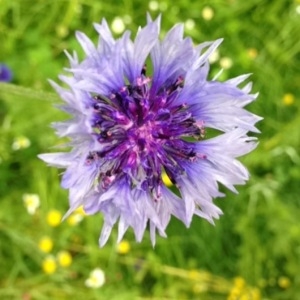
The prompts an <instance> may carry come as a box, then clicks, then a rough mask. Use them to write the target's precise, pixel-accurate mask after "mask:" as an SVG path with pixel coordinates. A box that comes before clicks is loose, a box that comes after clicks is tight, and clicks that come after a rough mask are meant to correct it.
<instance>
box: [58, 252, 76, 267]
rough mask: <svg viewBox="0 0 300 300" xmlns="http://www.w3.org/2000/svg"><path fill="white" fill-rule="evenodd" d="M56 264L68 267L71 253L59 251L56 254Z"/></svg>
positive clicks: (70, 261) (70, 262)
mask: <svg viewBox="0 0 300 300" xmlns="http://www.w3.org/2000/svg"><path fill="white" fill-rule="evenodd" d="M57 261H58V264H59V265H60V266H62V267H69V266H70V265H71V264H72V255H71V254H70V252H68V251H60V252H58V254H57Z"/></svg>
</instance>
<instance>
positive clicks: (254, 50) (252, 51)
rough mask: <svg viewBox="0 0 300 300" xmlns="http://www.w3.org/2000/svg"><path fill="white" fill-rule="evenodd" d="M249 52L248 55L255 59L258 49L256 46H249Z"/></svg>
mask: <svg viewBox="0 0 300 300" xmlns="http://www.w3.org/2000/svg"><path fill="white" fill-rule="evenodd" d="M247 53H248V56H249V57H250V58H251V59H255V58H256V57H257V54H258V52H257V50H256V49H255V48H249V49H248V50H247Z"/></svg>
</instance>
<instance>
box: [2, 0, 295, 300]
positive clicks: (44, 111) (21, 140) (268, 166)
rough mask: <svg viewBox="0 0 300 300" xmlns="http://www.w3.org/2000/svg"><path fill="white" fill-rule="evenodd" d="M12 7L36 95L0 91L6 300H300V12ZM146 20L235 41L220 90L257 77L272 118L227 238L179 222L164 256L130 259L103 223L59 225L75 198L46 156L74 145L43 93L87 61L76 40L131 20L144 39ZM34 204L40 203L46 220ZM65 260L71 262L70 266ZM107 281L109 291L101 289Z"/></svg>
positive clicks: (277, 2) (60, 0)
mask: <svg viewBox="0 0 300 300" xmlns="http://www.w3.org/2000/svg"><path fill="white" fill-rule="evenodd" d="M0 7H1V9H0V20H1V22H0V45H1V50H0V62H4V63H5V64H7V65H8V66H9V67H10V68H11V69H12V72H13V74H14V79H13V83H14V84H16V85H18V86H24V87H27V88H19V87H18V88H14V86H9V85H4V84H2V85H0V196H1V197H0V203H1V210H0V299H5V300H6V299H8V300H10V299H23V300H44V299H45V300H46V299H47V300H48V299H49V300H50V299H58V300H59V299H69V298H72V299H87V300H92V299H124V300H126V299H203V300H209V299H214V300H215V299H228V300H237V299H249V300H252V299H253V300H255V299H265V300H267V299H280V300H281V299H283V300H284V299H286V300H290V299H298V298H299V297H300V275H299V266H300V224H299V219H298V218H299V217H298V216H299V214H300V201H299V194H300V188H299V180H300V156H299V155H300V154H299V146H300V131H299V130H298V129H299V126H300V112H299V107H300V104H299V101H300V89H299V86H300V72H299V71H300V56H299V53H300V40H299V32H300V1H298V0H295V1H292V0H290V1H289V0H273V1H268V0H249V1H242V0H212V1H208V0H207V1H194V2H192V1H188V0H179V1H177V2H176V3H175V2H174V1H170V0H166V1H150V2H145V1H138V0H123V1H122V2H120V3H118V4H113V3H111V2H108V1H106V2H105V1H92V0H72V1H67V0H57V1H50V0H35V1H33V0H14V1H9V0H0ZM146 11H150V13H151V15H152V16H153V17H155V16H157V15H158V14H159V13H162V14H163V19H162V31H163V32H166V31H167V30H168V29H169V28H170V27H172V26H173V25H174V24H175V23H177V22H183V23H184V24H185V26H186V27H185V28H186V35H190V36H191V37H192V38H193V39H194V41H195V43H200V42H202V41H207V40H214V39H216V38H220V37H223V38H224V42H223V43H222V45H221V46H220V48H219V50H218V51H219V52H218V53H219V57H216V59H215V62H213V63H212V66H211V76H213V75H214V74H216V73H217V72H218V71H219V70H220V68H221V67H223V68H224V71H223V73H222V75H221V79H223V80H225V79H227V78H230V77H234V76H237V75H239V74H243V73H253V75H252V77H251V80H253V82H254V91H255V92H256V91H259V93H260V96H259V98H258V101H256V102H255V103H254V104H252V105H251V107H249V109H250V110H251V111H253V112H254V113H256V114H258V115H261V116H263V117H264V120H263V121H262V122H260V124H259V125H258V127H259V128H260V130H261V131H262V134H261V135H260V136H259V140H260V145H259V147H258V149H257V150H256V151H254V152H253V153H252V154H250V155H248V156H247V157H246V158H244V159H243V162H244V163H245V165H246V166H247V167H248V168H249V171H250V173H251V175H252V176H251V180H250V182H249V183H248V184H247V185H246V186H242V187H239V192H240V193H239V194H238V195H232V194H230V193H227V198H226V199H224V200H216V202H217V203H218V205H220V206H221V208H222V209H223V211H224V213H225V215H224V216H223V217H222V218H221V219H220V221H218V222H217V224H216V226H215V227H213V226H211V225H210V224H207V223H206V222H205V221H204V220H201V219H194V221H193V223H192V225H191V228H190V229H186V228H184V225H182V224H181V223H180V222H178V221H177V220H175V219H173V220H172V222H171V223H170V226H169V228H168V231H167V233H168V238H167V239H162V238H159V239H158V242H157V246H156V248H155V249H153V248H152V247H151V245H150V242H149V240H148V239H147V237H146V238H145V239H144V241H143V242H142V243H141V244H136V243H135V242H134V238H133V235H132V234H131V233H128V234H127V235H126V239H127V243H128V245H129V246H128V245H127V246H124V245H123V248H122V249H123V250H119V248H118V247H117V246H116V244H115V241H116V231H114V232H113V236H112V238H111V239H110V242H109V244H108V245H107V246H106V247H105V248H103V249H99V248H98V243H97V237H98V234H99V230H100V227H101V224H102V217H101V216H100V215H96V216H92V217H85V216H81V217H80V214H79V215H78V216H73V217H72V218H73V220H72V221H68V220H66V221H65V222H63V223H62V224H60V225H59V226H56V227H53V224H55V222H54V223H53V222H52V223H51V222H50V223H49V215H48V213H49V212H50V211H52V210H53V209H56V210H58V212H59V213H60V214H63V213H64V212H65V211H66V209H67V193H66V191H64V190H62V189H61V188H60V186H59V172H57V171H56V170H54V169H52V168H47V167H46V166H45V165H44V163H43V162H41V161H39V160H38V159H37V154H38V153H42V152H48V151H49V148H50V147H51V146H53V145H55V144H58V143H61V141H58V139H57V138H56V137H55V136H54V133H53V130H52V129H51V128H50V126H49V124H50V122H51V121H54V120H57V119H60V118H65V116H64V115H63V114H62V113H61V112H59V111H58V110H56V109H55V108H54V107H53V103H56V102H57V97H56V96H54V95H53V94H50V93H48V92H40V90H48V91H50V90H51V89H50V86H49V84H48V82H47V80H48V79H49V78H51V79H54V80H55V79H56V78H57V76H58V74H60V73H61V72H62V68H63V67H64V66H65V67H66V66H67V59H66V57H65V55H64V53H63V51H64V49H67V50H68V51H70V52H71V51H72V50H73V49H74V50H76V51H78V52H79V53H81V55H82V52H81V49H80V47H79V45H78V43H77V42H76V40H75V37H74V33H75V31H76V30H81V31H84V32H85V33H86V34H88V35H89V36H90V37H91V38H92V39H93V40H94V41H95V42H96V41H97V35H96V32H95V31H94V30H93V26H92V23H93V22H99V21H100V20H101V19H102V18H103V17H105V18H106V19H107V20H108V22H109V24H111V25H113V28H114V24H115V25H116V24H117V22H116V19H115V18H116V17H118V18H119V19H118V20H119V21H120V20H121V23H122V22H123V25H125V26H126V28H128V29H130V30H133V31H134V32H135V31H136V30H137V28H138V26H140V25H143V24H145V14H146ZM119 24H120V22H119ZM115 27H116V26H115ZM120 30H121V29H120V27H119V29H118V28H117V27H116V29H115V32H116V35H118V34H120V32H118V31H120ZM28 88H33V89H34V90H35V91H34V92H31V90H30V89H28ZM28 141H29V142H28ZM24 194H36V195H38V197H39V199H40V204H39V205H38V206H37V207H36V208H35V212H34V213H33V214H30V213H29V210H28V205H29V204H28V203H29V202H30V201H31V200H30V201H29V202H28V201H27V202H25V201H23V200H22V198H23V196H24ZM26 203H27V204H26ZM31 205H33V204H32V203H31ZM76 218H77V219H76ZM51 224H52V225H51ZM45 237H47V238H48V240H47V239H46V241H49V239H50V240H51V241H50V242H48V244H46V246H45V244H42V243H41V239H43V238H45ZM44 241H45V240H44ZM51 242H52V243H53V245H52V246H51V245H50V244H51ZM44 243H45V242H44ZM49 243H50V244H49ZM41 245H43V246H41ZM47 245H48V246H47ZM49 245H50V246H49ZM50 248H51V250H49V251H50V252H47V251H48V250H47V251H46V252H47V253H46V252H45V249H50ZM124 249H125V250H124ZM126 249H127V250H126ZM62 250H63V251H67V255H65V257H69V256H68V255H69V254H70V255H71V262H70V261H69V262H68V261H67V260H64V263H62V265H60V263H61V259H59V258H57V254H58V253H59V252H60V251H62ZM49 255H53V256H51V257H50V258H51V259H52V260H51V259H50V260H49ZM53 258H54V259H53ZM47 259H48V260H47ZM66 259H68V258H66ZM49 261H50V263H49ZM53 261H54V264H52V265H51V262H53ZM66 261H67V262H68V263H67V262H66ZM96 268H101V269H102V270H103V271H104V273H105V277H106V279H105V283H104V285H103V286H102V287H100V288H94V289H93V288H88V287H87V286H85V281H86V280H87V279H88V278H89V274H90V272H91V271H92V270H93V269H96ZM234 278H235V279H234Z"/></svg>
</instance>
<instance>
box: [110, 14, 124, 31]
mask: <svg viewBox="0 0 300 300" xmlns="http://www.w3.org/2000/svg"><path fill="white" fill-rule="evenodd" d="M111 28H112V30H113V32H115V33H117V34H119V33H122V32H123V31H124V29H125V24H124V21H123V19H121V18H120V17H116V18H114V20H113V21H112V24H111Z"/></svg>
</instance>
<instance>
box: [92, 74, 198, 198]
mask: <svg viewBox="0 0 300 300" xmlns="http://www.w3.org/2000/svg"><path fill="white" fill-rule="evenodd" d="M182 87H183V80H182V77H178V79H177V80H176V81H175V82H174V83H173V84H170V85H169V86H166V87H163V88H161V90H160V91H158V92H157V94H156V95H154V96H153V95H151V79H150V78H148V77H146V76H145V68H143V70H142V74H141V76H140V77H138V78H137V80H136V83H135V84H134V85H127V86H124V87H122V88H121V89H120V90H119V91H114V92H113V93H112V94H110V95H109V96H102V95H95V96H94V97H93V100H94V103H93V108H94V113H93V117H92V120H93V122H92V123H93V125H92V127H93V129H94V132H95V133H94V135H95V138H96V139H97V141H98V142H99V143H100V144H101V145H104V146H103V148H102V150H101V151H99V152H96V155H95V154H94V159H101V158H104V157H105V159H106V161H105V162H104V164H107V165H111V167H110V168H109V170H108V171H107V170H106V168H105V170H106V171H105V173H100V176H99V178H100V179H101V180H102V181H104V182H105V189H108V188H109V187H110V185H111V184H113V183H114V182H115V181H118V180H120V179H121V177H126V178H127V180H129V179H130V178H134V180H135V181H136V183H137V184H139V185H140V187H141V188H142V189H143V190H145V191H150V192H151V193H152V195H153V197H154V199H155V200H156V201H157V200H159V199H158V198H159V197H160V196H161V194H160V193H159V190H160V185H161V184H162V179H161V174H162V171H163V169H164V170H165V171H166V172H167V174H168V175H169V177H170V178H172V179H173V181H174V182H175V177H176V176H175V175H176V174H177V175H178V172H184V170H183V168H181V167H180V162H181V161H182V160H187V161H194V160H195V159H196V158H197V154H196V152H195V150H194V149H193V144H192V143H191V142H188V141H185V140H183V139H182V138H183V137H192V138H194V139H197V140H200V139H201V138H203V137H204V127H203V122H199V121H198V122H197V121H196V120H195V119H194V118H193V117H192V115H191V113H190V112H189V110H188V106H187V105H186V104H180V105H173V103H172V102H173V101H172V100H173V99H175V98H176V97H177V95H178V93H180V91H181V89H182ZM198 158H199V156H198ZM202 158H203V157H202ZM87 161H90V155H89V156H88V157H87ZM106 174H108V175H106Z"/></svg>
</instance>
